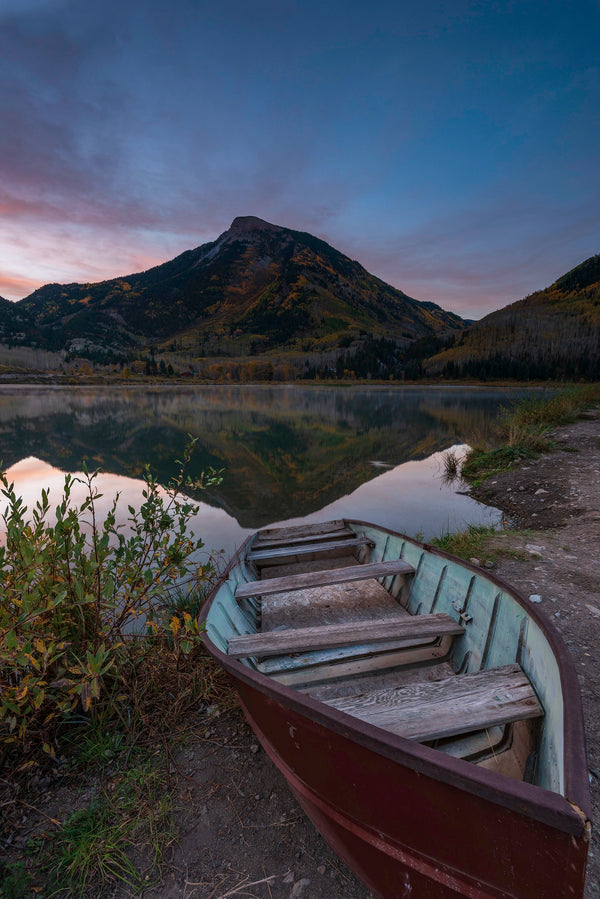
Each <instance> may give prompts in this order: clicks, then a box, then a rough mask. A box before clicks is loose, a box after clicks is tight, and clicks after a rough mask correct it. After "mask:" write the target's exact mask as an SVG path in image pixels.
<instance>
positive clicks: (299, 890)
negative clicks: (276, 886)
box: [290, 877, 310, 899]
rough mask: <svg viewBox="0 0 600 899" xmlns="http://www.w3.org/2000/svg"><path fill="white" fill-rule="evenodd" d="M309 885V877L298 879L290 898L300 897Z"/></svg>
mask: <svg viewBox="0 0 600 899" xmlns="http://www.w3.org/2000/svg"><path fill="white" fill-rule="evenodd" d="M309 885H310V880H309V878H308V877H303V878H302V880H298V881H297V882H296V883H295V884H294V886H293V887H292V890H291V893H290V899H300V896H303V895H304V890H305V889H306V887H307V886H309Z"/></svg>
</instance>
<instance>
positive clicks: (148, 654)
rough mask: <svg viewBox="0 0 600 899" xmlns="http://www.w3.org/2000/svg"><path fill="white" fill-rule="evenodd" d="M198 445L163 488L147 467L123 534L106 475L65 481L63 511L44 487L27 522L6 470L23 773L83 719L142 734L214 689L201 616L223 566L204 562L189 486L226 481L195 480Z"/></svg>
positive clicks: (0, 738) (3, 722)
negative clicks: (102, 480)
mask: <svg viewBox="0 0 600 899" xmlns="http://www.w3.org/2000/svg"><path fill="white" fill-rule="evenodd" d="M193 444H194V441H193V440H190V442H189V443H188V445H187V447H186V450H185V454H184V457H183V460H181V461H179V462H178V470H177V473H176V475H175V477H174V478H173V479H172V481H171V482H170V484H169V485H168V486H167V487H166V488H162V487H160V485H159V484H158V482H157V481H156V479H155V477H154V476H153V475H152V474H151V472H150V470H149V469H146V471H145V474H144V481H145V486H144V490H143V494H142V495H143V502H142V503H141V505H140V506H139V508H134V507H133V506H129V507H128V513H129V517H128V519H127V523H126V524H125V525H124V526H121V525H118V524H117V508H118V503H119V497H118V495H117V496H116V497H115V498H114V500H113V502H112V505H111V507H110V509H109V512H108V514H107V515H106V516H105V517H104V519H103V521H102V522H100V521H99V514H98V511H97V510H98V500H99V499H100V496H101V494H100V492H99V490H98V486H97V475H98V472H92V473H89V472H88V471H87V470H84V474H83V476H82V477H81V478H75V477H73V476H71V475H66V476H65V481H64V488H63V493H62V496H61V497H60V499H59V502H58V504H57V505H56V506H55V507H54V508H52V507H51V503H50V496H49V492H48V491H47V490H43V491H42V494H41V497H40V499H39V500H38V501H37V503H36V504H35V506H34V508H33V509H32V510H31V513H29V511H28V509H27V508H26V507H25V505H24V503H23V501H22V499H21V498H20V497H19V496H17V494H16V493H15V489H14V485H13V484H11V483H9V481H8V479H7V477H6V475H5V474H4V473H2V474H0V490H1V492H2V494H3V496H4V498H5V500H6V503H7V505H6V508H5V511H4V514H3V516H2V518H3V522H4V531H5V538H4V545H2V546H0V757H1V756H2V755H4V756H5V757H6V758H12V759H14V760H16V770H23V769H25V768H27V767H28V766H30V765H32V764H35V763H36V760H37V758H38V757H39V756H40V754H41V753H42V752H45V753H46V754H47V755H49V756H54V755H55V754H56V752H57V748H58V744H59V741H60V738H61V735H64V734H65V733H68V732H69V731H71V730H72V728H73V726H74V724H75V723H76V724H77V725H78V726H80V725H81V724H82V723H83V724H86V723H87V724H88V725H93V724H94V723H96V724H97V723H98V722H99V721H101V722H113V723H115V722H116V723H117V725H118V727H119V728H120V729H121V730H122V732H123V733H125V734H126V736H127V737H128V738H129V739H138V736H139V735H140V734H141V733H143V732H146V733H148V732H151V731H152V728H153V727H156V726H159V724H160V719H161V716H164V715H166V714H170V715H176V714H177V713H178V712H179V713H180V712H181V710H182V708H183V707H184V706H185V703H186V702H187V703H189V702H190V701H191V697H192V696H195V695H197V693H198V691H199V690H201V689H203V688H206V687H207V683H208V688H209V689H210V688H211V686H212V681H213V680H214V677H215V675H214V672H213V671H212V669H211V668H210V663H209V661H208V659H207V657H206V655H205V654H204V651H203V649H202V647H201V642H200V633H199V628H198V624H197V620H196V614H195V613H196V602H197V597H198V595H202V593H203V592H204V591H205V588H206V586H207V584H208V583H210V581H211V579H212V578H213V577H214V575H215V563H214V560H213V559H212V558H208V561H205V562H203V563H200V562H199V561H198V552H199V550H201V548H202V546H203V542H202V540H201V539H199V538H198V537H195V536H194V535H193V533H192V532H191V529H190V519H191V518H192V516H193V515H195V513H196V512H197V508H198V507H197V506H196V505H194V503H193V502H192V501H191V500H190V499H189V498H188V497H187V496H185V495H184V493H183V489H184V488H189V487H191V486H193V487H195V488H200V489H202V488H206V487H208V486H209V485H212V484H214V483H216V482H218V480H219V479H220V476H219V475H218V474H217V473H216V472H209V473H207V474H203V475H202V476H201V478H200V479H199V480H198V481H195V482H194V483H193V484H192V482H190V481H189V479H188V478H187V476H186V467H187V465H188V462H189V460H190V456H191V453H192V451H193ZM77 482H78V483H82V484H84V486H85V499H84V500H83V502H79V504H78V503H76V502H75V500H74V499H73V495H72V494H73V488H74V485H75V484H76V483H77ZM190 584H191V585H193V587H194V589H193V590H192V593H191V595H190V597H189V599H190V601H189V602H188V603H187V604H186V601H185V598H186V596H188V588H189V585H190ZM190 660H192V664H186V662H189V661H190ZM204 676H206V679H207V680H205V681H203V677H204Z"/></svg>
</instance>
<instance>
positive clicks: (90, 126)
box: [0, 0, 600, 318]
mask: <svg viewBox="0 0 600 899" xmlns="http://www.w3.org/2000/svg"><path fill="white" fill-rule="evenodd" d="M599 46H600V0H577V2H575V3H569V4H567V3H564V2H563V0H561V2H555V0H543V2H542V0H411V2H407V0H404V2H401V0H394V2H388V0H371V2H369V3H367V2H365V0H361V2H354V0H345V2H341V0H328V2H327V3H324V2H323V0H319V2H316V0H303V2H296V0H278V2H275V0H253V2H252V3H249V2H248V0H243V2H242V0H220V2H219V3H215V2H211V3H207V2H203V0H120V2H116V0H103V2H102V3H98V4H91V3H89V0H0V295H2V296H5V297H8V298H9V299H18V298H20V297H23V296H26V295H27V294H28V293H30V292H31V291H32V290H33V289H35V288H36V287H38V286H40V285H41V284H44V283H47V282H50V281H58V282H70V281H98V280H102V279H104V278H108V277H113V276H116V275H124V274H128V273H131V272H133V271H139V270H142V269H145V268H148V267H149V266H150V265H154V264H157V263H158V262H162V261H165V260H167V259H169V258H172V257H173V256H175V255H177V254H178V253H180V252H183V251H184V250H186V249H189V248H190V247H194V246H198V245H199V244H201V243H205V242H206V241H209V240H214V239H215V238H216V237H217V236H218V235H219V234H220V233H221V232H223V231H225V230H226V229H227V228H228V227H229V225H230V224H231V221H232V220H233V218H235V217H236V216H237V215H256V216H259V217H261V218H264V219H266V220H268V221H271V222H275V223H276V224H279V225H284V226H286V227H290V228H295V229H298V230H304V231H310V232H311V233H313V234H316V235H318V236H319V237H322V238H323V239H325V240H327V241H328V242H329V243H331V244H332V245H333V246H335V247H336V248H337V249H339V250H341V251H342V252H344V253H346V254H348V255H349V256H351V257H352V258H355V259H358V261H359V262H361V263H362V264H363V265H364V266H365V267H366V268H367V269H368V270H369V271H371V272H373V273H374V274H376V275H378V276H379V277H381V278H383V279H384V280H386V281H388V282H389V283H391V284H394V285H395V286H396V287H399V288H401V289H402V290H404V291H405V292H406V293H408V294H409V295H411V296H414V297H416V298H417V299H419V300H433V301H434V302H438V303H439V304H440V305H442V306H443V307H444V308H446V309H450V310H452V311H455V312H458V313H459V314H461V315H463V316H465V317H473V318H478V317H480V316H481V315H484V314H486V313H487V312H490V311H492V310H493V309H495V308H498V307H500V306H503V305H506V304H507V303H509V302H512V301H514V300H517V299H520V298H521V297H523V296H525V295H527V294H528V293H530V292H532V291H533V290H536V289H539V288H541V287H545V286H547V285H548V284H550V283H552V281H554V280H555V279H556V278H557V277H558V276H560V275H561V274H563V273H564V272H565V271H567V270H569V269H570V268H573V267H574V266H575V265H577V264H578V263H579V262H582V261H583V260H584V259H586V258H587V257H589V256H591V255H594V254H595V253H598V252H600V167H599V165H598V155H599V153H598V150H599V147H600V115H599V110H600V52H599V49H598V48H599Z"/></svg>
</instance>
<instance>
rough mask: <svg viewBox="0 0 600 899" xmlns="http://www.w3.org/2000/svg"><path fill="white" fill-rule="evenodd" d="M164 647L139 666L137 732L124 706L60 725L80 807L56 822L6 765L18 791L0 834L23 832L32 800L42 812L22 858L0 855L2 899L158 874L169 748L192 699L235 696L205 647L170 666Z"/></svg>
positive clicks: (169, 806) (169, 798)
mask: <svg viewBox="0 0 600 899" xmlns="http://www.w3.org/2000/svg"><path fill="white" fill-rule="evenodd" d="M164 654H165V650H164V649H163V651H162V654H161V658H162V660H163V665H161V658H159V659H157V660H156V665H155V666H153V667H152V668H149V669H148V670H147V671H146V670H144V671H140V672H138V674H139V683H138V685H139V694H140V695H139V696H138V698H137V703H138V707H137V708H136V709H131V710H130V714H131V715H132V717H134V718H136V719H138V718H142V719H143V720H145V721H146V729H145V731H144V732H141V731H140V730H135V733H134V734H132V733H131V732H130V731H129V730H128V728H127V720H126V718H127V711H126V710H124V712H123V716H124V720H122V721H120V720H119V719H118V718H117V719H115V718H114V717H112V716H111V715H108V714H107V715H106V716H105V717H102V716H98V717H97V718H95V719H94V720H93V721H90V720H89V719H86V717H85V716H80V717H74V718H72V719H71V720H70V722H69V724H68V725H65V728H64V733H63V735H62V738H61V747H62V751H63V757H62V759H61V764H62V766H63V768H62V770H63V772H64V774H65V776H66V777H67V780H68V782H69V783H72V782H76V783H78V784H80V785H81V787H82V789H84V790H85V791H86V793H88V794H91V796H92V798H91V799H88V800H87V803H88V804H87V807H85V808H80V809H78V810H77V811H74V812H73V813H72V814H70V815H69V816H68V817H67V818H66V819H65V820H62V821H60V822H59V821H58V820H54V819H49V818H48V817H47V816H46V815H45V813H44V812H43V806H41V800H37V799H36V798H35V795H36V794H35V793H32V789H31V786H30V784H29V782H28V779H27V776H26V775H22V776H21V777H20V778H18V777H17V776H16V774H13V778H12V780H13V786H14V789H15V791H16V794H17V795H16V800H15V801H14V803H11V807H10V811H11V814H10V815H9V814H7V815H6V816H5V827H2V828H0V836H6V837H7V836H8V835H9V834H10V833H17V834H18V833H19V832H20V831H21V828H22V823H21V818H22V816H23V814H24V813H27V815H28V816H30V815H31V810H32V809H33V805H32V803H33V804H37V805H38V806H41V808H40V811H39V813H38V814H39V817H40V818H41V819H43V820H42V822H41V823H40V825H39V826H36V827H35V828H34V833H35V834H37V836H36V837H35V838H34V839H32V840H31V841H30V843H29V845H28V847H27V849H26V851H25V855H24V858H15V857H14V856H12V857H11V858H10V860H7V861H0V899H30V897H32V896H34V895H43V896H44V897H46V899H53V897H57V899H58V897H79V896H86V897H88V896H99V895H101V894H102V893H103V891H105V890H106V889H107V888H110V887H111V886H114V885H115V884H117V883H120V884H121V885H122V886H124V887H126V888H127V889H128V890H129V891H131V895H136V894H138V893H141V892H142V891H143V889H147V888H149V887H150V886H151V885H152V882H153V880H155V879H156V878H157V877H158V875H159V873H160V870H161V867H162V864H163V859H164V856H165V852H166V850H167V849H168V847H169V845H170V844H171V843H172V841H173V839H174V824H173V817H172V813H173V804H174V796H175V789H176V787H177V777H175V776H173V774H172V771H173V753H174V751H175V750H176V749H177V746H179V745H183V744H184V743H185V740H186V739H187V737H188V735H189V732H190V731H189V729H190V727H191V726H194V723H195V719H190V712H191V710H192V707H193V706H194V705H197V704H198V702H199V701H200V702H202V703H203V704H206V705H207V706H209V705H210V706H214V705H217V706H218V707H219V708H220V709H221V710H223V711H227V710H230V709H232V708H234V707H235V706H236V705H237V700H236V698H235V695H234V693H233V690H232V688H231V686H230V683H229V681H228V679H227V678H226V676H225V675H224V673H223V671H222V669H221V668H220V667H218V666H217V665H216V664H215V663H214V662H213V661H212V659H211V658H210V657H209V656H208V654H207V653H206V651H205V650H204V649H203V648H200V647H199V648H198V649H194V650H193V651H192V652H191V653H190V654H189V655H187V656H185V657H184V658H183V659H182V664H181V666H180V670H179V671H177V672H174V670H173V667H172V666H171V665H169V664H166V665H164ZM174 674H175V675H176V678H175V681H174V680H173V676H174ZM150 684H152V688H151V689H150ZM196 723H197V722H196ZM53 764H56V763H53ZM42 770H43V769H42ZM79 801H82V800H79ZM0 804H1V803H0ZM7 809H8V804H7ZM27 826H30V825H29V824H28V825H27ZM40 890H41V892H40Z"/></svg>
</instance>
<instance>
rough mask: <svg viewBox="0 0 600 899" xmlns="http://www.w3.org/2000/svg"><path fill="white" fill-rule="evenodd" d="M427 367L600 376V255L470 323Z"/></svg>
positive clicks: (450, 372) (487, 373)
mask: <svg viewBox="0 0 600 899" xmlns="http://www.w3.org/2000/svg"><path fill="white" fill-rule="evenodd" d="M423 369H424V371H425V372H426V373H427V374H443V375H445V376H447V377H454V376H457V375H458V376H460V375H471V376H474V377H482V376H484V377H516V378H554V377H567V378H570V377H584V378H590V379H598V378H600V255H597V256H592V257H590V259H587V260H586V261H585V262H582V263H581V265H578V266H577V267H576V268H574V269H573V270H572V271H570V272H568V273H567V274H566V275H563V276H562V277H561V278H559V279H558V280H557V281H555V282H554V284H552V285H551V286H550V287H547V288H546V289H545V290H539V291H537V292H536V293H533V294H531V296H528V297H526V298H525V299H523V300H520V301H519V302H517V303H512V304H511V305H510V306H506V307H505V308H504V309H499V310H498V311H497V312H492V313H491V314H490V315H487V316H486V317H485V318H482V319H481V320H480V321H478V322H475V323H474V324H472V325H470V327H468V328H467V329H466V330H465V331H463V332H462V334H460V335H459V336H458V337H457V338H456V340H455V342H454V345H453V346H452V347H450V348H448V349H446V350H444V351H442V352H440V353H438V354H437V355H435V356H431V357H430V358H428V359H426V360H425V362H424V363H423Z"/></svg>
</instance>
